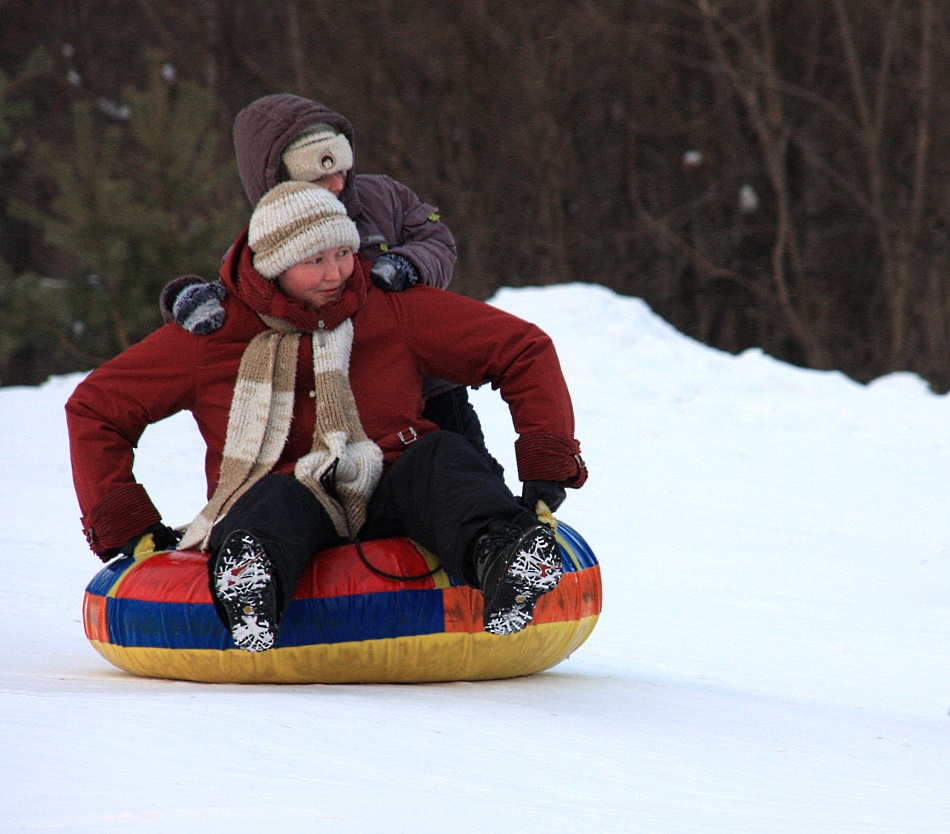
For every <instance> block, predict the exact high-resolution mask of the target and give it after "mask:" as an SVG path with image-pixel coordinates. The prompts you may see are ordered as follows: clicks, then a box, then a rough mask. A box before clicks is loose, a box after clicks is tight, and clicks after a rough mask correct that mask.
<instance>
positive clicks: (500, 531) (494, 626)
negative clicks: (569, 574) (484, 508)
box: [475, 521, 561, 634]
mask: <svg viewBox="0 0 950 834" xmlns="http://www.w3.org/2000/svg"><path fill="white" fill-rule="evenodd" d="M475 572H476V575H477V577H478V584H479V587H480V588H481V589H482V593H483V594H484V595H485V631H488V632H490V633H491V634H514V633H515V632H518V631H521V630H522V629H523V628H525V626H527V625H528V623H530V622H531V618H532V617H533V616H534V607H535V605H537V602H538V599H539V598H540V597H541V596H542V595H543V594H546V593H547V592H548V591H553V590H554V589H555V588H556V587H557V583H558V582H559V581H560V580H561V550H560V548H559V547H558V543H557V539H556V538H555V537H554V531H553V530H552V529H551V528H550V527H548V525H546V524H535V525H534V526H532V527H529V528H527V529H525V528H524V527H518V526H516V525H514V524H508V523H505V522H502V521H493V522H491V523H490V524H489V525H488V526H487V527H486V528H485V532H484V533H483V534H482V535H481V536H479V538H478V540H477V541H476V543H475Z"/></svg>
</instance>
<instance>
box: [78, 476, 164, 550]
mask: <svg viewBox="0 0 950 834" xmlns="http://www.w3.org/2000/svg"><path fill="white" fill-rule="evenodd" d="M161 520H162V516H161V514H160V513H159V512H158V510H156V509H155V505H154V504H152V499H151V498H149V497H148V493H147V492H146V491H145V487H143V486H142V485H141V484H126V485H125V486H121V487H119V488H118V489H116V490H114V491H113V492H111V493H109V495H107V496H106V497H105V498H103V499H102V500H101V501H100V502H99V503H98V504H97V505H96V506H95V507H93V508H92V510H90V511H89V512H88V513H86V515H84V516H83V518H82V528H83V532H84V533H85V534H86V541H87V542H89V546H90V547H91V548H92V550H93V552H94V553H96V554H97V555H99V556H104V555H107V554H108V553H109V552H110V551H112V550H115V549H116V548H119V547H122V545H123V544H125V543H126V542H127V541H129V539H131V538H133V537H134V536H137V535H139V534H140V533H142V532H144V531H145V530H147V529H148V528H149V527H151V526H152V525H153V524H157V523H158V522H159V521H161Z"/></svg>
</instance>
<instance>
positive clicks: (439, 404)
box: [423, 387, 505, 477]
mask: <svg viewBox="0 0 950 834" xmlns="http://www.w3.org/2000/svg"><path fill="white" fill-rule="evenodd" d="M423 416H424V417H425V418H426V419H427V420H431V421H432V422H433V423H435V424H436V425H437V426H438V427H439V428H440V429H442V431H454V432H456V433H458V434H460V435H462V436H463V437H465V438H467V440H468V441H469V443H471V444H472V445H473V446H474V447H475V448H476V449H478V451H479V452H481V454H483V455H484V456H485V459H486V460H487V461H488V465H489V466H490V467H491V468H492V470H494V472H495V474H497V475H498V476H500V477H503V476H504V474H505V468H504V467H503V466H502V465H501V464H500V463H499V462H498V461H497V460H495V458H494V457H493V456H492V453H491V452H489V451H488V446H486V445H485V433H484V432H483V431H482V423H481V420H479V419H478V414H477V413H476V411H475V408H474V407H473V406H472V403H471V402H470V401H469V398H468V389H467V388H462V387H459V388H452V389H450V390H448V391H445V392H444V393H442V394H436V395H435V396H432V397H429V399H428V400H426V407H425V411H424V412H423Z"/></svg>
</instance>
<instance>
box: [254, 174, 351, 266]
mask: <svg viewBox="0 0 950 834" xmlns="http://www.w3.org/2000/svg"><path fill="white" fill-rule="evenodd" d="M247 242H248V245H249V246H250V247H251V251H253V252H254V269H256V270H257V271H258V272H259V273H260V274H261V275H263V276H264V277H265V278H267V280H269V281H273V280H275V279H276V278H277V277H278V276H280V275H282V274H283V273H284V272H286V271H287V270H288V269H290V267H292V266H294V264H299V263H301V262H302V261H305V260H307V259H308V258H312V257H313V256H314V255H316V254H317V253H318V252H322V251H324V250H325V249H336V248H338V247H341V246H349V247H350V248H351V249H353V250H354V251H357V250H359V248H360V236H359V232H357V230H356V224H355V223H354V222H353V221H352V220H350V218H349V217H347V216H346V208H345V207H344V206H343V203H341V202H340V201H339V200H338V199H337V198H336V197H334V196H333V195H332V194H331V193H330V192H329V191H327V190H326V189H325V188H320V187H319V186H317V185H313V184H312V183H309V182H282V183H278V184H277V185H275V186H274V187H273V188H272V189H271V190H270V191H268V192H267V193H266V194H265V195H264V196H263V197H261V199H260V202H259V203H258V204H257V207H256V208H255V209H254V213H253V214H252V215H251V225H250V228H249V229H248V232H247Z"/></svg>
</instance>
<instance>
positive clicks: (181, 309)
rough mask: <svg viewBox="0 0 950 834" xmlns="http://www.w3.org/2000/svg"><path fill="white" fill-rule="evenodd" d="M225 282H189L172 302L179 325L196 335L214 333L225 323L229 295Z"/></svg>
mask: <svg viewBox="0 0 950 834" xmlns="http://www.w3.org/2000/svg"><path fill="white" fill-rule="evenodd" d="M227 292H228V291H227V290H226V289H225V288H224V285H223V284H208V283H205V282H202V283H200V284H188V285H187V286H186V287H184V288H183V289H182V290H181V292H179V293H178V295H177V296H176V297H175V300H174V301H173V302H172V314H173V316H174V318H175V321H176V322H177V324H178V326H179V327H183V328H184V329H185V330H187V331H188V332H189V333H194V334H195V335H196V336H204V335H206V334H208V333H213V332H214V331H215V330H217V329H218V328H219V327H220V326H221V325H222V324H224V317H225V312H224V305H223V304H221V299H222V298H224V296H225V295H227Z"/></svg>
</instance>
